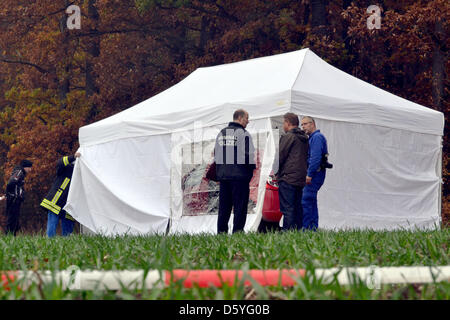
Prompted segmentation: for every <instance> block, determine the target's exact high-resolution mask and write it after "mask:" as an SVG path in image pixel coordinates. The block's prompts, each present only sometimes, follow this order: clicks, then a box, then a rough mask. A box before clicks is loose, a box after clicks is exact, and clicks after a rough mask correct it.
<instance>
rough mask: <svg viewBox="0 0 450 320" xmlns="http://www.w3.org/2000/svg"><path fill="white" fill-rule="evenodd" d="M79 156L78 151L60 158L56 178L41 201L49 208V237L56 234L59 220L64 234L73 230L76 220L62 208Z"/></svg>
mask: <svg viewBox="0 0 450 320" xmlns="http://www.w3.org/2000/svg"><path fill="white" fill-rule="evenodd" d="M79 156H80V153H78V152H77V153H75V155H72V156H65V157H62V158H61V159H59V160H58V163H57V165H56V178H55V180H54V181H53V185H52V187H51V189H50V191H49V192H48V194H47V196H46V197H45V198H44V200H42V202H41V206H42V207H44V208H45V209H47V236H48V237H49V238H51V237H54V236H55V235H56V228H57V227H58V223H59V220H61V229H62V235H63V236H68V235H70V234H71V233H72V232H73V226H74V220H73V218H72V217H71V216H70V215H69V214H68V213H67V212H66V211H64V210H63V209H62V208H63V207H64V206H65V205H66V202H67V196H68V194H69V187H70V180H71V179H72V173H73V167H74V163H75V159H76V158H78V157H79Z"/></svg>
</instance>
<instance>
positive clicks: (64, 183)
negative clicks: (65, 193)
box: [59, 178, 70, 190]
mask: <svg viewBox="0 0 450 320" xmlns="http://www.w3.org/2000/svg"><path fill="white" fill-rule="evenodd" d="M69 182H70V179H69V178H65V179H64V182H63V183H62V184H61V187H59V188H60V189H61V190H64V189H65V188H66V187H67V185H68V184H69Z"/></svg>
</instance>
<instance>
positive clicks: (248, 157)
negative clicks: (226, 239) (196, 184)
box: [214, 109, 256, 233]
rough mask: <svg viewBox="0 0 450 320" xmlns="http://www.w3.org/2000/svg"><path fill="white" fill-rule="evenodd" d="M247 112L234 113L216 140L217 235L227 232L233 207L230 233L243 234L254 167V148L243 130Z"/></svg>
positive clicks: (246, 122)
mask: <svg viewBox="0 0 450 320" xmlns="http://www.w3.org/2000/svg"><path fill="white" fill-rule="evenodd" d="M247 124H248V113H247V111H245V110H242V109H240V110H236V111H235V112H234V114H233V122H230V123H229V124H228V127H226V128H224V129H222V130H221V131H220V133H219V134H218V136H217V138H216V145H215V148H214V160H215V162H216V175H217V180H218V181H219V182H220V191H219V216H218V219H217V233H228V221H229V220H230V216H231V209H232V208H233V213H234V219H233V233H235V232H238V231H243V230H244V226H245V221H246V219H247V206H248V200H249V195H250V180H251V179H252V177H253V170H254V169H255V168H256V165H255V159H254V146H253V141H252V138H251V136H250V134H249V133H248V132H247V131H246V130H245V128H246V126H247Z"/></svg>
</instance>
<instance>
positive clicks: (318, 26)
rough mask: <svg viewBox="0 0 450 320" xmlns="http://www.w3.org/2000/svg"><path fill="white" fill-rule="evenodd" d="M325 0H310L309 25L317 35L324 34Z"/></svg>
mask: <svg viewBox="0 0 450 320" xmlns="http://www.w3.org/2000/svg"><path fill="white" fill-rule="evenodd" d="M327 2H328V1H326V0H311V27H312V32H313V33H315V34H318V35H325V34H326V25H327V12H326V5H327Z"/></svg>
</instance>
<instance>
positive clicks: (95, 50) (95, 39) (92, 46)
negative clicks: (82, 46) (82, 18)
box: [85, 0, 100, 97]
mask: <svg viewBox="0 0 450 320" xmlns="http://www.w3.org/2000/svg"><path fill="white" fill-rule="evenodd" d="M96 2H97V0H89V3H88V18H89V19H90V20H91V21H92V25H93V27H92V28H91V29H90V30H89V31H90V33H91V34H94V36H92V37H89V40H88V41H89V43H88V45H87V54H86V77H85V81H86V97H90V96H92V95H93V94H94V93H97V92H98V88H97V86H96V84H95V75H94V70H93V62H92V60H93V58H96V57H98V56H99V55H100V39H99V36H97V35H95V34H96V33H97V31H98V30H97V27H98V23H99V15H98V11H97V8H96V7H95V4H96Z"/></svg>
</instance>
